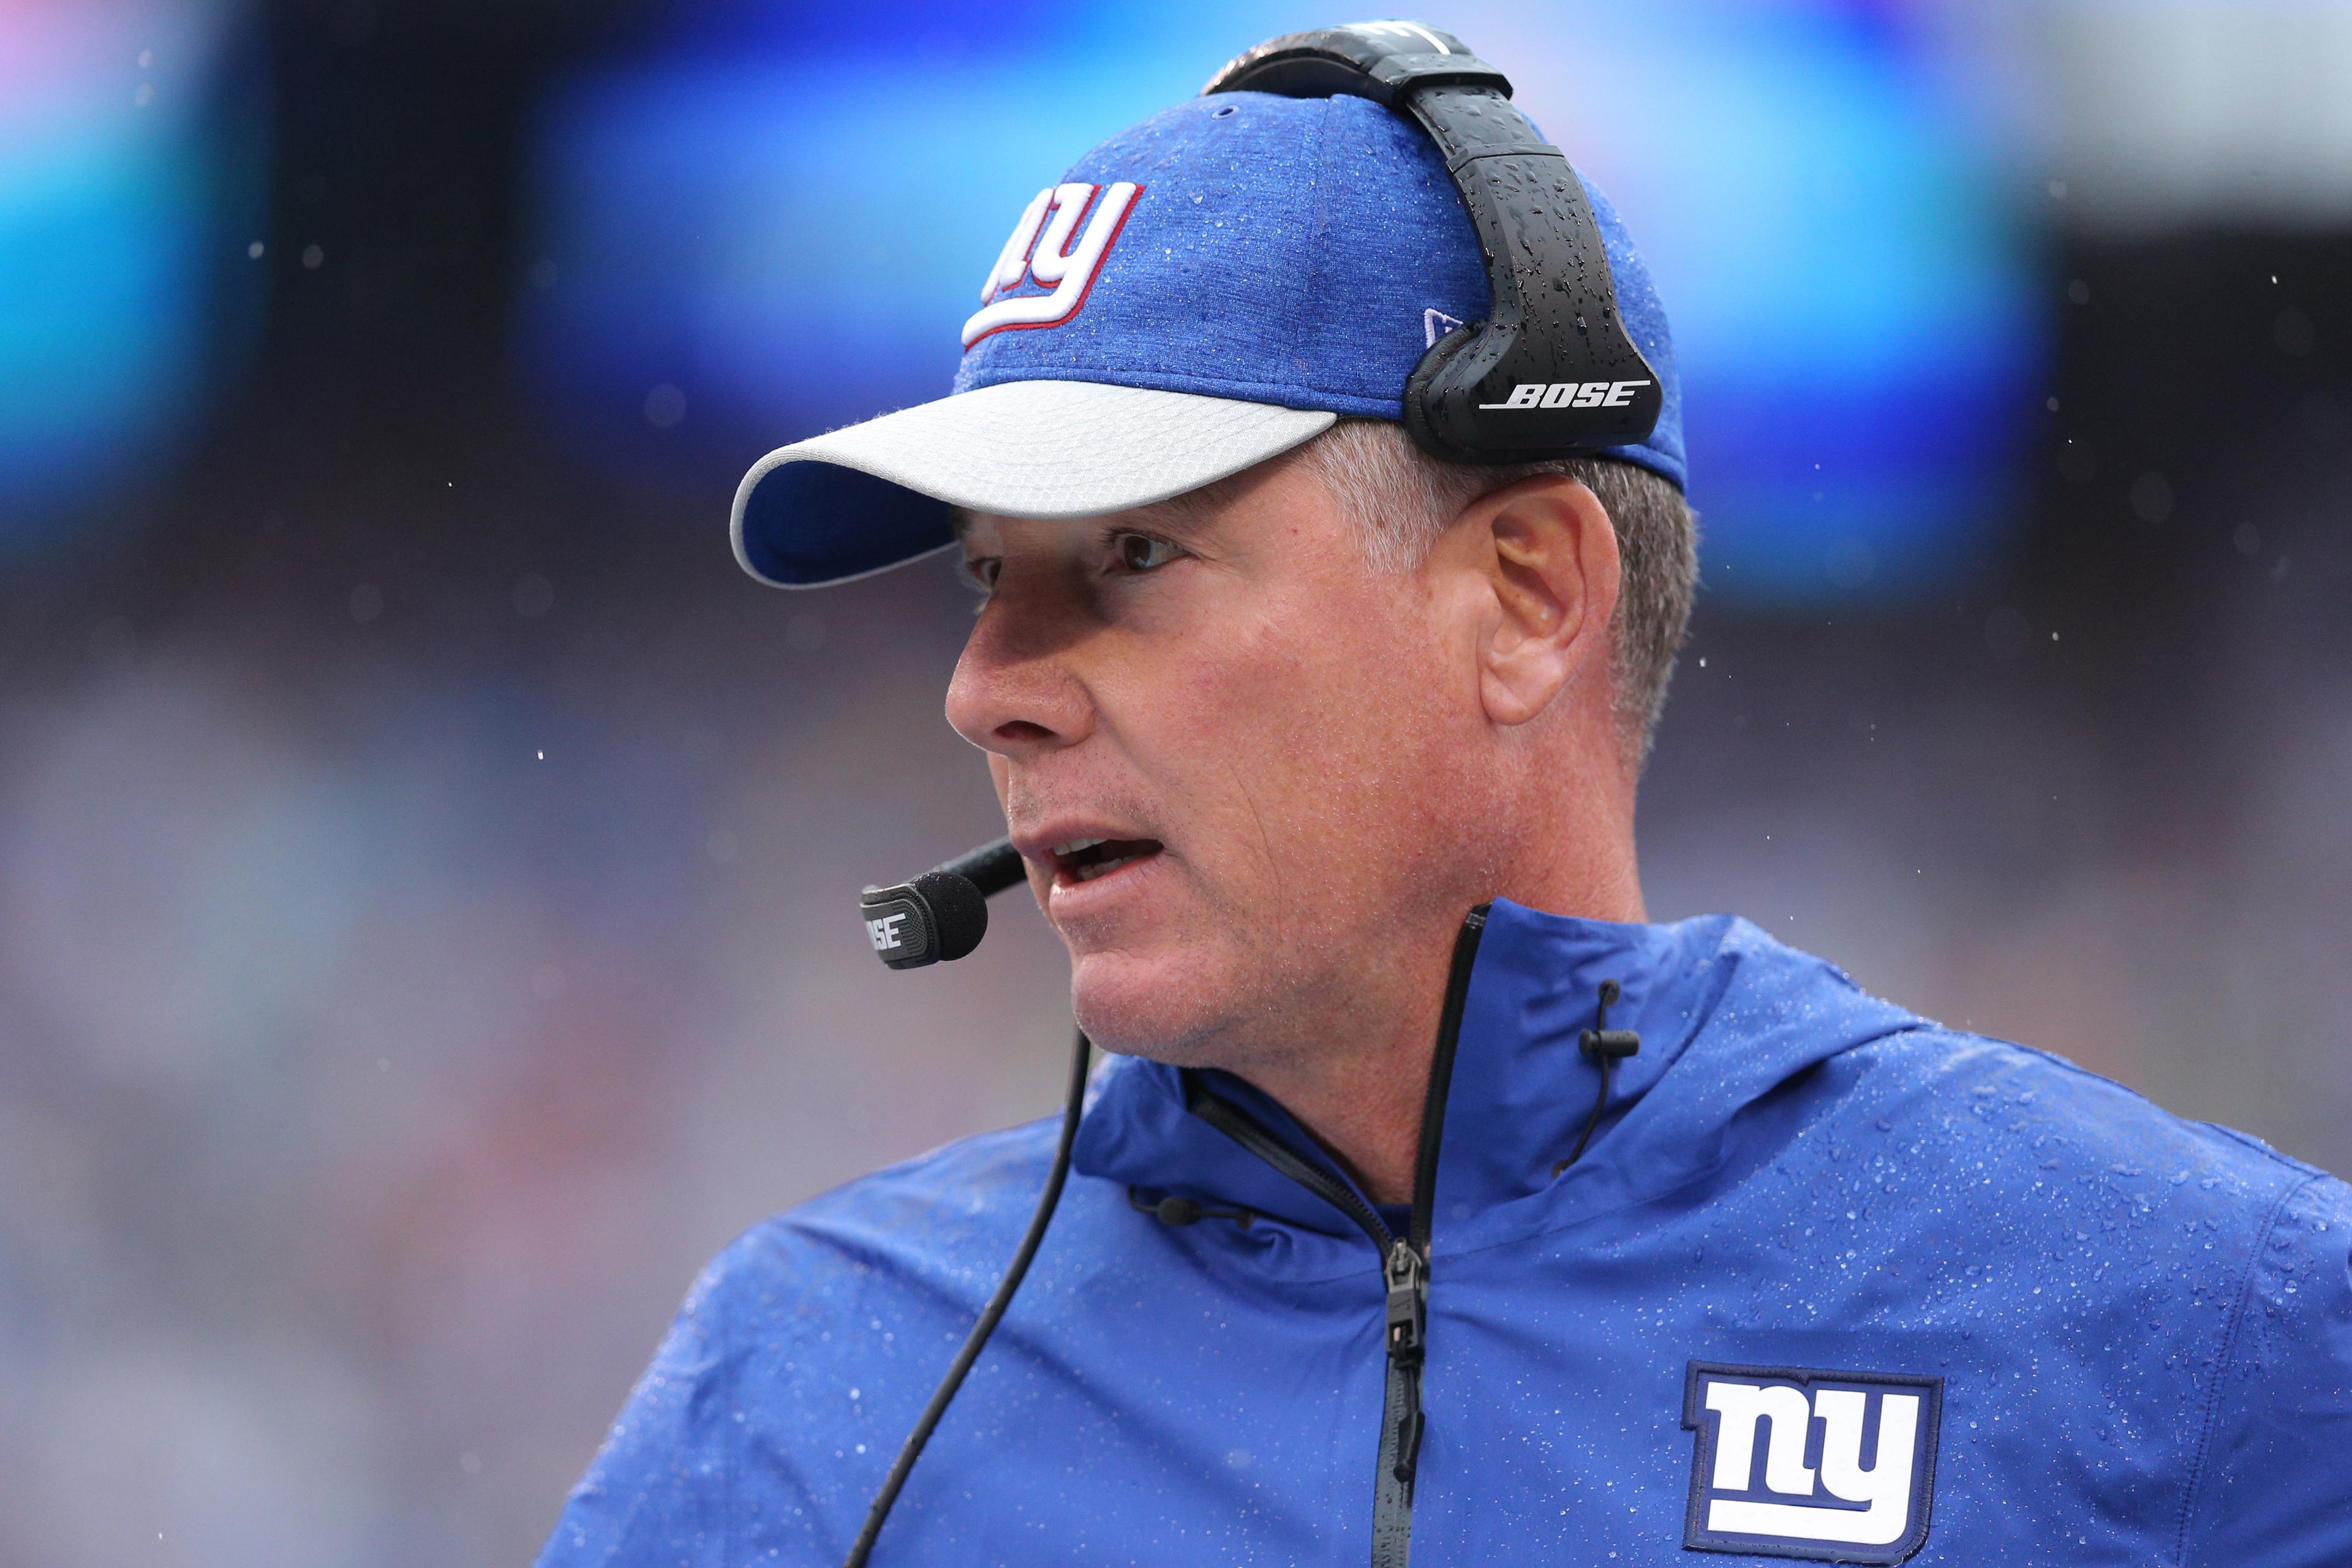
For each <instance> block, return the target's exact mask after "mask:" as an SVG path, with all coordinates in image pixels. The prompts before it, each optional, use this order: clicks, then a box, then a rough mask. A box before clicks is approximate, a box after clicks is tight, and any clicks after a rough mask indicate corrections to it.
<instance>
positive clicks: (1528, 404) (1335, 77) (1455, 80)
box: [846, 22, 1664, 1568]
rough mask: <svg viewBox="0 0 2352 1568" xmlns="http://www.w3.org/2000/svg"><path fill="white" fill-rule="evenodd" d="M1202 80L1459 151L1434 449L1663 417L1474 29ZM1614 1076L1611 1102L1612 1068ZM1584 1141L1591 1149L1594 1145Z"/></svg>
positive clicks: (1009, 853)
mask: <svg viewBox="0 0 2352 1568" xmlns="http://www.w3.org/2000/svg"><path fill="white" fill-rule="evenodd" d="M1201 91H1202V95H1203V96H1204V97H1205V96H1207V95H1208V94H1211V93H1218V92H1272V93H1279V94H1281V95H1283V96H1284V97H1286V98H1332V97H1337V96H1339V95H1341V94H1347V95H1350V96H1353V97H1357V98H1369V99H1370V100H1372V101H1373V102H1375V103H1378V104H1380V105H1381V106H1382V107H1384V108H1387V109H1391V110H1395V111H1396V112H1397V113H1398V114H1401V115H1403V116H1404V117H1406V118H1407V119H1409V120H1412V121H1413V122H1414V123H1416V124H1418V125H1419V126H1420V127H1421V128H1422V129H1423V130H1424V131H1426V132H1429V135H1430V138H1431V140H1433V141H1434V142H1436V143H1437V145H1438V149H1439V150H1440V151H1441V152H1443V153H1444V154H1445V168H1446V172H1447V174H1450V175H1451V176H1452V177H1453V180H1454V189H1455V190H1456V191H1457V192H1459V193H1460V194H1461V196H1462V205H1464V206H1465V207H1466V208H1468V209H1469V213H1470V221H1471V223H1472V224H1473V225H1474V226H1475V227H1476V228H1477V231H1478V245H1479V248H1480V249H1481V250H1482V251H1483V252H1484V253H1485V255H1486V280H1487V283H1488V286H1489V287H1490V289H1492V290H1493V294H1494V309H1493V310H1492V312H1491V313H1490V314H1489V315H1488V316H1487V317H1486V320H1485V321H1474V322H1472V323H1471V324H1470V325H1468V326H1466V327H1463V328H1459V329H1457V330H1455V331H1451V332H1448V333H1447V334H1446V335H1445V336H1444V337H1442V338H1440V339H1438V340H1437V342H1435V343H1434V344H1433V345H1431V347H1430V350H1429V352H1428V353H1425V354H1423V356H1422V359H1421V363H1419V364H1418V365H1416V366H1414V367H1413V372H1412V379H1411V380H1409V381H1407V382H1406V383H1405V391H1404V424H1405V428H1406V429H1407V430H1409V431H1411V432H1412V438H1413V440H1414V441H1415V443H1417V444H1418V445H1419V446H1420V447H1421V448H1422V450H1423V451H1425V452H1427V453H1428V454H1429V455H1430V456H1432V457H1433V458H1440V459H1442V460H1443V461H1445V462H1449V463H1474V464H1503V463H1539V462H1546V461H1549V460H1551V459H1554V458H1573V457H1580V456H1584V455H1587V454H1590V453H1593V452H1599V451H1603V450H1606V449H1607V448H1609V447H1626V446H1632V445H1634V444H1635V443H1637V442H1640V441H1643V440H1645V439H1647V438H1648V437H1649V434H1650V432H1651V431H1652V430H1653V429H1654V428H1656V426H1657V423H1658V414H1659V410H1660V408H1661V407H1662V406H1663V405H1664V393H1663V392H1662V390H1661V389H1660V387H1659V385H1658V378H1657V373H1656V372H1654V371H1653V370H1652V369H1651V368H1650V362H1649V361H1647V360H1646V359H1643V357H1642V351H1641V350H1639V349H1637V348H1635V347H1634V346H1633V339H1631V338H1630V337H1628V336H1626V334H1625V325H1624V322H1623V321H1622V318H1621V317H1620V316H1619V315H1618V311H1617V287H1616V283H1615V280H1614V279H1612V276H1611V274H1610V271H1609V258H1608V256H1607V255H1606V254H1605V252H1604V251H1603V250H1602V247H1601V227H1600V225H1599V224H1598V223H1596V222H1595V221H1594V220H1593V216H1592V207H1591V204H1590V203H1589V202H1587V201H1586V200H1585V199H1584V185H1583V183H1582V182H1581V181H1580V180H1579V179H1578V178H1577V175H1576V171H1575V170H1574V169H1571V168H1570V167H1569V163H1568V159H1567V157H1566V155H1565V154H1563V153H1561V152H1560V150H1559V148H1557V147H1554V146H1552V145H1551V144H1550V143H1549V142H1546V141H1545V140H1544V139H1543V138H1542V137H1540V136H1538V135H1537V134H1536V132H1535V128H1534V127H1533V126H1531V125H1529V124H1528V121H1527V119H1526V117H1525V116H1523V115H1522V114H1520V113H1519V111H1518V110H1516V109H1514V108H1512V107H1511V104H1510V95H1511V84H1510V82H1509V80H1508V79H1506V78H1505V77H1504V75H1503V73H1502V72H1500V71H1498V70H1496V68H1494V67H1493V66H1490V65H1488V64H1487V63H1486V61H1484V60H1482V59H1480V58H1478V57H1477V56H1475V55H1474V54H1472V53H1471V52H1470V51H1469V50H1468V49H1466V48H1464V47H1462V41H1461V40H1460V39H1458V38H1456V37H1454V36H1453V35H1452V34H1450V33H1441V32H1439V31H1437V30H1436V29H1435V28H1433V27H1425V26H1422V25H1421V24H1420V23H1418V22H1359V23H1356V24H1355V25H1353V26H1346V27H1323V28H1318V29H1317V30H1316V31H1314V32H1311V33H1289V34H1286V35H1285V36H1283V37H1279V38H1273V39H1269V40H1268V41H1266V42H1265V43H1263V44H1260V45H1259V46H1258V47H1255V48H1254V49H1252V50H1250V51H1249V52H1248V53H1247V54H1245V55H1243V56H1242V57H1241V58H1238V59H1236V60H1234V62H1233V63H1232V64H1231V65H1229V66H1227V67H1225V68H1224V69H1223V70H1221V71H1219V72H1218V73H1217V74H1216V76H1215V77H1213V79H1211V80H1210V82H1209V85H1208V86H1206V87H1204V88H1202V89H1201ZM1022 880H1023V867H1022V861H1021V852H1020V851H1019V850H1017V849H1015V848H1013V841H1012V840H1011V839H1010V838H999V839H997V840H996V841H995V842H993V843H991V844H984V845H982V846H981V847H979V848H977V849H974V850H972V851H971V852H970V853H969V854H965V855H961V856H958V857H957V858H955V859H953V860H950V861H948V862H947V863H946V864H944V865H941V866H938V867H935V868H932V869H930V870H929V871H926V872H924V873H923V874H922V875H921V876H919V877H917V878H915V879H912V880H911V881H907V882H901V883H899V884H898V885H897V886H895V887H888V888H867V889H866V890H865V891H864V893H862V894H861V895H860V896H859V899H858V910H857V913H858V918H859V919H860V921H863V922H864V924H865V927H866V940H867V942H869V943H870V944H871V945H872V946H873V949H874V952H875V956H876V957H877V958H879V959H881V961H882V962H883V963H886V964H887V965H889V966H890V967H891V968H892V969H919V968H922V967H924V966H925V965H928V964H932V963H940V961H942V960H952V959H958V958H961V957H963V956H965V955H966V954H967V953H969V952H971V951H972V950H973V949H974V948H977V947H978V946H979V945H980V939H981V938H982V936H984V935H986V934H987V931H988V900H989V898H990V897H991V896H992V895H994V894H996V893H1000V892H1003V890H1004V889H1007V888H1011V887H1013V886H1015V885H1017V884H1018V883H1020V882H1021V881H1022ZM1588 1033H1589V1031H1588ZM1601 1038H1605V1039H1611V1040H1613V1039H1614V1038H1615V1035H1614V1034H1608V1035H1604V1036H1602V1037H1601ZM1588 1049H1590V1047H1588ZM1091 1054H1092V1047H1091V1046H1090V1045H1089V1044H1088V1042H1087V1037H1086V1036H1085V1034H1083V1033H1080V1034H1079V1035H1078V1037H1077V1040H1076V1046H1075V1047H1074V1049H1073V1051H1072V1054H1071V1058H1070V1079H1069V1095H1068V1098H1067V1100H1066V1103H1065V1104H1064V1106H1063V1109H1062V1126H1061V1135H1060V1139H1059V1142H1058V1143H1057V1144H1056V1146H1055V1152H1054V1161H1053V1164H1052V1166H1051V1168H1050V1169H1049V1171H1048V1172H1047V1174H1046V1177H1045V1193H1044V1194H1042V1195H1041V1196H1040V1197H1039V1199H1038V1202H1037V1207H1036V1210H1035V1212H1034V1214H1032V1215H1031V1216H1030V1219H1029V1228H1028V1230H1027V1231H1026V1232H1025V1233H1024V1235H1023V1237H1022V1238H1021V1245H1020V1247H1018V1248H1017V1249H1016V1250H1015V1251H1014V1253H1013V1261H1012V1263H1011V1264H1010V1265H1009V1266H1008V1267H1007V1268H1006V1269H1005V1271H1004V1277H1003V1279H1001V1280H999V1281H998V1282H997V1287H996V1289H995V1291H994V1292H993V1293H992V1295H991V1296H990V1297H989V1300H988V1303H987V1305H986V1306H985V1307H984V1308H983V1309H982V1311H981V1314H980V1320H979V1321H978V1322H977V1323H975V1324H974V1325H973V1326H972V1331H971V1334H970V1336H969V1337H967V1338H966V1339H965V1341H964V1342H963V1347H962V1349H961V1350H960V1351H958V1352H956V1358H955V1361H954V1362H953V1363H951V1364H950V1366H949V1368H948V1372H947V1375H946V1376H945V1377H943V1378H942V1379H940V1385H939V1387H938V1389H937V1390H936V1391H934V1392H933V1394H931V1398H930V1403H929V1404H928V1405H925V1406H924V1408H923V1414H922V1415H921V1417H920V1419H919V1420H918V1421H917V1422H916V1423H915V1429H914V1430H913V1431H912V1432H910V1433H908V1436H907V1441H906V1443H905V1444H904V1446H902V1447H900V1448H899V1450H898V1458H897V1459H896V1460H895V1461H893V1463H892V1464H891V1466H890V1470H889V1474H888V1475H887V1477H886V1478H885V1479H884V1480H883V1483H882V1486H881V1488H880V1489H879V1490H878V1491H877V1493H876V1495H875V1498H874V1502H873V1506H872V1507H871V1508H869V1509H868V1510H867V1511H866V1523H865V1527H864V1528H863V1529H861V1530H860V1531H858V1534H857V1539H856V1542H855V1543H854V1544H853V1545H852V1546H851V1547H850V1551H849V1556H848V1558H847V1562H846V1568H864V1565H865V1563H866V1558H867V1556H868V1554H869V1553H871V1552H873V1550H874V1542H875V1539H876V1538H877V1536H879V1535H880V1534H881V1531H882V1524H883V1521H885V1520H887V1518H889V1516H890V1509H891V1506H892V1505H893V1504H894V1503H896V1502H897V1501H898V1493H899V1490H900V1489H901V1488H903V1487H904V1486H905V1485H906V1484H907V1477H908V1474H909V1473H910V1472H911V1471H912V1470H913V1469H914V1468H915V1461H916V1460H917V1459H918V1458H920V1457H921V1456H922V1452H923V1447H924V1445H925V1444H927V1443H928V1442H929V1440H930V1436H931V1433H932V1431H933V1429H934V1428H936V1427H937V1426H939V1423H940V1417H941V1416H943V1415H946V1414H947V1407H948V1404H949V1402H950V1401H951V1400H952V1399H954V1398H955V1396H956V1391H957V1390H958V1389H960V1388H961V1387H962V1386H963V1380H964V1375H965V1374H966V1373H969V1372H970V1371H971V1367H972V1363H974V1362H975V1361H977V1360H978V1359H979V1357H980V1352H981V1350H982V1347H983V1346H985V1345H986V1344H987V1342H988V1338H989V1335H990V1334H991V1333H992V1332H993V1331H994V1330H995V1328H996V1325H997V1322H998V1321H1000V1320H1001V1319H1002V1318H1003V1316H1004V1311H1005V1309H1006V1308H1008V1307H1009V1306H1011V1305H1012V1303H1013V1292H1014V1291H1016V1290H1018V1289H1020V1288H1021V1281H1022V1279H1023V1278H1024V1276H1025V1275H1026V1274H1027V1273H1028V1270H1029V1263H1030V1260H1031V1259H1032V1258H1034V1257H1035V1256H1036V1254H1037V1247H1038V1244H1039V1243H1040V1242H1042V1241H1043V1240H1044V1239H1045V1227H1046V1226H1047V1225H1048V1224H1049V1223H1050V1222H1051V1221H1052V1219H1053V1217H1054V1209H1055V1205H1057V1204H1058V1203H1059V1202H1060V1199H1061V1195H1062V1187H1063V1184H1064V1183H1065V1182H1066V1180H1067V1178H1068V1176H1069V1172H1070V1152H1071V1149H1072V1147H1073V1146H1074V1145H1075V1143H1076V1140H1077V1130H1078V1112H1079V1109H1080V1104H1081V1101H1082V1100H1083V1097H1084V1094H1085V1089H1086V1079H1087V1062H1088V1059H1089V1058H1090V1056H1091ZM1624 1054H1627V1053H1626V1052H1625V1051H1624V1050H1623V1049H1617V1050H1614V1051H1613V1052H1612V1055H1620V1056H1622V1055H1624ZM1601 1086H1602V1087H1601V1092H1602V1095H1603V1097H1604V1098H1605V1097H1606V1095H1607V1093H1608V1079H1607V1078H1606V1077H1605V1076H1604V1077H1603V1079H1601ZM1598 1113H1599V1112H1598V1107H1596V1108H1595V1116H1596V1118H1597V1116H1598ZM1585 1133H1586V1136H1587V1137H1590V1136H1591V1127H1589V1126H1588V1127H1587V1128H1586V1129H1585ZM1577 1150H1578V1152H1579V1153H1581V1152H1583V1144H1582V1142H1579V1143H1578V1145H1577Z"/></svg>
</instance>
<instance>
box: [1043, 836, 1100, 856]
mask: <svg viewBox="0 0 2352 1568" xmlns="http://www.w3.org/2000/svg"><path fill="white" fill-rule="evenodd" d="M1101 842H1102V840H1101V839H1099V838H1073V839H1071V840H1070V841H1069V842H1068V843H1067V844H1056V845H1055V846H1054V853H1055V854H1056V855H1076V854H1077V853H1079V852H1080V851H1081V850H1087V849H1091V848H1093V847H1095V846H1096V845H1097V844H1100V843H1101Z"/></svg>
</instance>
